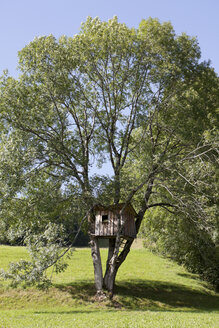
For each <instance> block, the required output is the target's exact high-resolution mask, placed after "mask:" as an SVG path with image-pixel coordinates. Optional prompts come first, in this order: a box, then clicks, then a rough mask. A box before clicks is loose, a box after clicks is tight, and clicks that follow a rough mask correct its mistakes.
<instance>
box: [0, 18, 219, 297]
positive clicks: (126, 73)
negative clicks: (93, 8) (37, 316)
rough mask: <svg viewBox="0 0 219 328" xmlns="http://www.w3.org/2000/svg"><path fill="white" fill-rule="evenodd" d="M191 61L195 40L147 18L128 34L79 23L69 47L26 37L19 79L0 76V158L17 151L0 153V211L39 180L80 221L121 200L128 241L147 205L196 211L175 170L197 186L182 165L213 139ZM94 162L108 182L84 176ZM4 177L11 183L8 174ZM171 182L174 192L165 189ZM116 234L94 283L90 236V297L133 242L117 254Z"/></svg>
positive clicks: (204, 81) (203, 75) (202, 76)
mask: <svg viewBox="0 0 219 328" xmlns="http://www.w3.org/2000/svg"><path fill="white" fill-rule="evenodd" d="M199 59H200V49H199V47H198V44H197V40H196V39H194V38H190V37H188V36H187V35H185V34H182V35H181V36H176V35H175V33H174V30H173V28H172V26H171V24H170V23H163V24H160V23H159V21H158V20H156V19H155V20H154V19H149V20H147V21H145V20H143V21H142V22H141V23H140V25H139V28H138V29H134V28H132V29H130V28H128V27H127V26H126V25H125V24H120V23H118V21H117V18H116V17H114V18H113V19H111V20H109V21H108V22H101V21H100V20H99V19H98V18H95V19H92V18H88V19H87V21H86V22H85V23H84V24H82V28H81V31H80V33H79V34H78V35H75V36H74V37H73V38H67V37H61V38H60V39H59V40H55V38H54V37H53V36H48V37H40V38H36V39H35V40H34V41H33V42H31V43H30V44H29V45H27V46H26V47H25V48H24V49H23V50H22V51H21V52H20V53H19V68H20V70H21V75H20V77H19V78H18V79H17V80H15V79H13V78H11V77H8V76H4V77H3V78H2V84H1V98H0V99H1V100H0V112H1V114H0V115H1V122H2V124H4V126H6V128H5V129H4V130H3V133H2V139H1V140H2V146H1V147H2V148H1V150H2V154H3V156H6V155H5V154H8V149H9V148H10V149H11V150H12V149H13V147H12V146H11V143H12V144H14V142H16V144H17V146H16V147H14V149H13V151H11V150H10V155H7V156H8V168H7V167H4V165H5V161H4V162H3V163H2V167H3V169H2V171H1V172H2V175H3V180H4V181H7V183H8V184H9V185H10V186H11V190H12V191H13V192H12V193H11V195H10V197H8V198H6V197H5V194H4V196H3V199H4V201H5V204H8V202H9V201H11V200H12V199H14V198H15V197H17V196H22V198H26V199H28V198H29V195H30V194H31V191H33V189H36V190H37V192H38V190H39V189H40V188H39V187H38V186H36V187H35V188H34V187H33V186H34V183H35V182H34V181H35V180H34V177H36V176H38V175H39V176H41V177H43V183H44V184H45V183H46V184H48V185H50V184H51V185H52V186H53V185H54V183H55V184H56V182H57V183H58V185H59V191H58V190H57V192H58V194H59V195H61V197H63V196H64V195H68V196H69V199H70V202H71V201H73V200H74V201H75V202H76V203H77V204H78V202H79V201H80V204H81V207H82V208H81V211H82V214H83V215H84V214H86V212H87V211H89V210H90V209H92V207H93V206H94V205H95V204H96V203H98V202H100V201H101V202H102V203H105V204H107V205H109V202H114V204H118V203H119V202H123V203H124V206H123V208H122V209H121V211H120V214H119V217H118V219H119V222H120V217H121V215H122V214H123V212H124V210H125V207H126V206H127V205H128V204H129V203H130V202H133V204H134V205H135V207H136V209H137V212H138V215H137V219H136V222H135V224H136V231H137V232H138V231H139V229H140V226H141V223H142V221H143V218H144V215H145V213H146V211H147V210H148V209H149V208H151V207H156V206H161V207H163V208H165V209H168V210H169V211H170V210H171V211H172V210H174V211H179V212H180V211H181V212H184V213H189V212H191V208H193V209H194V210H195V211H197V212H198V211H199V212H200V213H204V209H203V208H202V206H200V203H201V204H202V202H201V201H202V200H201V198H199V201H196V198H194V197H193V198H192V197H190V196H191V195H192V193H191V190H189V188H190V189H191V186H192V183H191V182H190V180H189V178H188V177H187V174H185V172H188V171H189V170H190V167H192V168H193V170H194V175H193V176H192V177H195V176H196V179H197V180H198V181H199V177H197V174H196V173H197V170H198V169H197V170H196V168H195V165H194V162H195V161H196V160H197V159H199V160H201V159H202V158H206V157H207V158H208V159H209V160H210V158H211V157H212V158H213V157H214V158H215V156H216V153H215V151H216V150H215V149H216V142H215V140H212V139H209V140H208V141H206V138H204V133H205V132H206V130H211V129H212V125H211V121H212V117H213V118H214V117H215V109H216V108H217V107H218V94H219V93H218V90H219V88H218V78H217V76H216V74H215V73H214V71H213V69H212V68H210V65H209V64H208V63H199ZM14 140H15V141H14ZM18 152H19V154H20V153H21V154H22V156H21V155H19V156H18V157H17V153H18ZM2 158H3V157H2ZM14 158H16V161H15V163H14ZM94 161H95V163H97V164H98V165H101V164H102V163H104V162H110V163H111V166H112V169H113V172H114V174H113V176H112V177H108V178H107V177H104V176H97V175H93V176H92V175H91V173H90V169H91V167H92V164H93V163H94ZM191 165H192V166H191ZM13 168H15V172H16V174H15V181H14V179H13V178H12V177H11V176H10V177H9V176H8V172H9V171H8V170H13ZM17 172H18V173H17ZM189 172H190V173H191V171H189ZM16 181H17V182H16ZM195 181H196V180H195ZM176 182H177V185H179V186H180V185H182V183H184V184H186V187H185V188H178V190H174V191H172V187H174V186H175V184H176ZM197 183H198V182H197ZM4 186H5V184H4V183H3V187H4ZM59 197H60V196H59ZM74 201H73V203H74ZM47 203H48V204H52V203H51V202H50V200H49V199H48V202H47V201H46V204H47ZM52 207H53V206H52ZM40 208H41V206H40ZM62 210H64V211H65V206H63V207H61V209H60V211H61V212H62ZM46 212H47V210H46V211H45V212H44V213H46ZM48 212H49V205H48ZM76 212H77V211H76ZM83 215H82V216H81V217H83ZM188 215H189V214H188ZM61 217H62V216H60V218H61ZM32 219H33V221H35V219H36V215H35V213H34V214H33V216H32ZM123 224H124V223H123ZM123 224H121V222H120V225H119V226H120V228H119V229H118V233H117V236H116V240H115V243H114V245H113V246H112V248H111V250H110V252H109V257H108V262H107V268H106V272H105V275H104V279H103V277H102V269H101V268H100V263H101V261H100V258H99V253H98V251H97V248H98V245H97V239H96V238H92V242H91V246H92V256H93V261H94V269H95V279H96V288H97V290H98V291H99V292H101V291H102V288H103V283H104V285H105V287H106V289H107V290H108V291H109V292H110V293H112V292H113V287H114V282H115V277H116V274H117V271H118V269H119V267H120V265H121V264H122V263H123V261H124V260H125V258H126V256H127V255H128V253H129V251H130V247H131V245H132V242H133V240H127V241H126V244H125V246H124V248H123V250H122V251H121V252H120V242H121V231H122V228H123ZM57 258H60V256H58V257H57ZM97 259H98V261H97Z"/></svg>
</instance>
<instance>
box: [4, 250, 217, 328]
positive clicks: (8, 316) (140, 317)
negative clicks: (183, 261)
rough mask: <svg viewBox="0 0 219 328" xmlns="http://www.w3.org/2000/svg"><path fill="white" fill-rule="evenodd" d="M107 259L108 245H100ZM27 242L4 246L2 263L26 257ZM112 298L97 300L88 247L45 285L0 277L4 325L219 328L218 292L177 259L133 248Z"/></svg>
mask: <svg viewBox="0 0 219 328" xmlns="http://www.w3.org/2000/svg"><path fill="white" fill-rule="evenodd" d="M101 253H102V258H103V262H104V261H105V260H106V256H107V251H106V249H102V250H101ZM26 257H27V253H26V250H25V248H23V247H8V246H0V267H1V268H6V267H7V265H8V263H9V262H11V261H17V260H18V259H20V258H26ZM115 292H116V296H115V299H114V301H113V302H110V301H105V302H102V303H96V302H94V298H93V296H94V294H95V289H94V283H93V267H92V261H91V256H90V249H87V248H81V249H76V250H75V252H73V255H72V258H71V259H70V260H69V266H68V269H67V270H66V271H65V272H64V273H61V274H59V275H57V276H54V277H53V286H52V287H51V288H49V289H48V290H47V291H42V290H37V289H35V288H27V289H21V288H17V289H11V288H10V287H8V285H7V283H6V282H3V281H1V283H0V328H15V327H16V328H19V327H22V328H23V327H25V328H26V327H28V328H29V327H46V328H47V327H48V328H49V327H51V328H55V327H59V328H61V327H63V328H64V327H88V328H89V327H92V328H93V327H110V328H113V327H118V328H122V327H124V328H126V327H133V328H137V327H150V328H158V327H159V328H162V327H168V328H169V327H171V328H172V327H174V328H175V327H185V328H190V327H192V328H193V327H194V328H196V327H197V328H198V327H206V328H219V295H218V294H216V293H214V292H213V291H212V290H211V289H209V288H208V286H207V285H206V284H205V283H203V282H201V281H200V280H199V279H198V278H197V276H196V275H192V274H190V273H188V272H187V271H186V270H185V269H184V268H182V267H180V266H178V265H176V264H175V263H173V262H171V261H169V260H166V259H163V258H161V257H158V256H156V255H154V254H151V253H150V252H149V251H147V250H145V249H141V248H139V247H136V248H135V249H132V251H131V252H130V254H129V256H128V258H127V260H126V261H125V262H124V263H123V265H122V266H121V268H120V271H119V273H118V276H117V281H116V290H115Z"/></svg>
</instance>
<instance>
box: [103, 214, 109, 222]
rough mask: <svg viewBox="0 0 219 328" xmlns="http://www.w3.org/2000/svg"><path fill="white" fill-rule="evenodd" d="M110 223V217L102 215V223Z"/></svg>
mask: <svg viewBox="0 0 219 328" xmlns="http://www.w3.org/2000/svg"><path fill="white" fill-rule="evenodd" d="M107 222H108V215H102V223H107Z"/></svg>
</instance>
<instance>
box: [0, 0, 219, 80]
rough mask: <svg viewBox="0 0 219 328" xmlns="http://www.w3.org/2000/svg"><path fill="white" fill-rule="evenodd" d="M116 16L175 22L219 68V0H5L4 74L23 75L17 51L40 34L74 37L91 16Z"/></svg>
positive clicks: (0, 18)
mask: <svg viewBox="0 0 219 328" xmlns="http://www.w3.org/2000/svg"><path fill="white" fill-rule="evenodd" d="M114 15H117V16H118V19H119V21H120V22H122V23H126V24H127V25H128V26H130V27H132V26H134V27H137V26H138V24H139V22H140V21H141V19H143V18H144V19H147V18H148V17H153V18H155V17H157V18H159V19H160V21H161V22H163V21H171V23H172V24H173V27H174V29H175V31H176V33H177V34H181V33H182V32H186V33H187V34H189V35H191V36H197V38H198V41H199V45H200V47H201V51H202V59H204V60H208V59H210V60H211V61H212V66H213V67H214V68H215V70H216V72H217V73H219V0H132V1H130V0H111V1H110V0H108V1H106V0H0V46H1V49H0V75H1V74H2V71H3V69H6V68H7V69H8V70H9V73H10V74H11V75H14V76H16V75H17V74H16V66H17V52H18V51H19V50H21V49H22V48H23V47H24V46H25V45H26V44H28V43H29V42H30V41H32V40H33V38H34V37H35V36H39V35H48V34H53V35H55V36H56V37H59V36H60V35H63V34H65V35H67V36H72V35H74V34H76V33H77V32H78V31H79V29H80V25H81V22H83V21H85V20H86V17H87V16H92V17H96V16H99V17H100V18H101V19H102V20H108V19H109V18H111V17H113V16H114Z"/></svg>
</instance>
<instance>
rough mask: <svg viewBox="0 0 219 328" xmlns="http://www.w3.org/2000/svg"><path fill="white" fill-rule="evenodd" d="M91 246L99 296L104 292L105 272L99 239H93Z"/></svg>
mask: <svg viewBox="0 0 219 328" xmlns="http://www.w3.org/2000/svg"><path fill="white" fill-rule="evenodd" d="M90 245H91V256H92V259H93V265H94V280H95V286H96V290H97V294H100V293H101V292H102V290H103V272H102V264H101V257H100V249H99V244H98V238H92V239H91V241H90Z"/></svg>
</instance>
